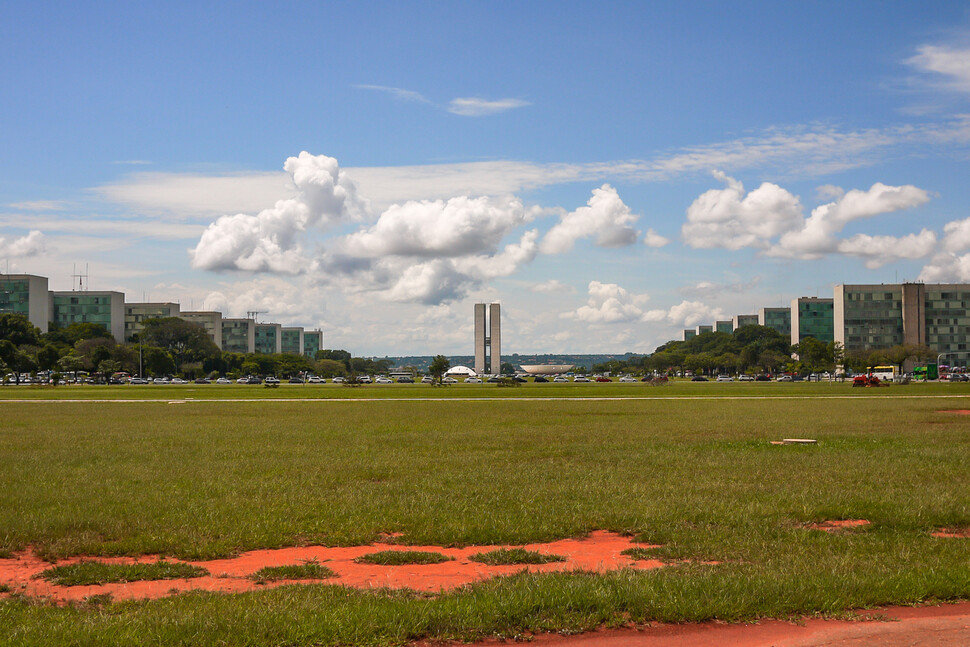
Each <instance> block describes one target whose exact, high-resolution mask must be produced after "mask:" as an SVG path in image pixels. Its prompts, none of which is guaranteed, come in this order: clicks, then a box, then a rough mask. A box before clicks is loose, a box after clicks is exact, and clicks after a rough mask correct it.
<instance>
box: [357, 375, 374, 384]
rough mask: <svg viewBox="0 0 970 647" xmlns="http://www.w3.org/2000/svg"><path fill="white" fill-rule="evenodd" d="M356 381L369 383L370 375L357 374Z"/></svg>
mask: <svg viewBox="0 0 970 647" xmlns="http://www.w3.org/2000/svg"><path fill="white" fill-rule="evenodd" d="M357 381H358V382H360V383H361V384H370V382H371V380H370V375H358V376H357Z"/></svg>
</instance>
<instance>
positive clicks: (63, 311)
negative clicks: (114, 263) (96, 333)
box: [50, 292, 125, 342]
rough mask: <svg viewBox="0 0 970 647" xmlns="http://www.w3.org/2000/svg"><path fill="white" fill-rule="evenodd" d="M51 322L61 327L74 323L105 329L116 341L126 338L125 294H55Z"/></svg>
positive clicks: (51, 296) (51, 294)
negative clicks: (95, 325) (98, 326)
mask: <svg viewBox="0 0 970 647" xmlns="http://www.w3.org/2000/svg"><path fill="white" fill-rule="evenodd" d="M50 313H51V321H53V322H54V323H56V324H57V325H58V326H60V327H61V328H66V327H67V326H70V325H71V324H72V323H93V324H100V325H102V326H104V327H105V328H106V329H107V330H108V332H110V333H111V336H112V337H114V338H115V340H116V341H119V342H120V341H124V339H125V295H124V294H122V293H121V292H51V293H50Z"/></svg>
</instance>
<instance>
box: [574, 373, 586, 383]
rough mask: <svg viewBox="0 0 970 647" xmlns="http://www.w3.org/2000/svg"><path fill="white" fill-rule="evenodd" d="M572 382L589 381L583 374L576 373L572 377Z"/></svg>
mask: <svg viewBox="0 0 970 647" xmlns="http://www.w3.org/2000/svg"><path fill="white" fill-rule="evenodd" d="M573 382H589V378H588V377H586V376H585V375H577V376H576V377H574V378H573Z"/></svg>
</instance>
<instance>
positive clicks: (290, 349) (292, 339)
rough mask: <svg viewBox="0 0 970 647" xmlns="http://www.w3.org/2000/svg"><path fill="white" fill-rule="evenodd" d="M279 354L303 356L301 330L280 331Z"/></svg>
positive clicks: (286, 329)
mask: <svg viewBox="0 0 970 647" xmlns="http://www.w3.org/2000/svg"><path fill="white" fill-rule="evenodd" d="M280 339H281V341H280V352H281V353H289V354H291V355H302V354H303V328H293V327H287V328H281V329H280Z"/></svg>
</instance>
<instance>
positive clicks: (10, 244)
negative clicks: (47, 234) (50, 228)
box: [0, 229, 46, 258]
mask: <svg viewBox="0 0 970 647" xmlns="http://www.w3.org/2000/svg"><path fill="white" fill-rule="evenodd" d="M45 246H46V241H45V239H44V234H42V233H41V232H40V231H38V230H36V229H35V230H32V231H31V232H29V233H28V234H27V235H26V236H21V237H19V238H7V237H3V236H0V256H4V257H10V258H27V257H30V256H37V255H39V254H42V253H43V252H44V250H45Z"/></svg>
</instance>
